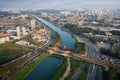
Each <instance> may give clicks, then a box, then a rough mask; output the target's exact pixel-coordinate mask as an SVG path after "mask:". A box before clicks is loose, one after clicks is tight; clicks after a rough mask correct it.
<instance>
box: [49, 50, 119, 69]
mask: <svg viewBox="0 0 120 80" xmlns="http://www.w3.org/2000/svg"><path fill="white" fill-rule="evenodd" d="M48 52H50V54H57V55H61V56H64V57H69V58H74V59H76V60H82V61H85V62H88V63H92V64H96V65H99V66H102V67H105V68H106V69H109V67H114V68H117V69H119V70H120V64H111V63H108V62H103V61H100V60H96V59H94V58H89V57H87V56H81V55H78V54H75V53H72V52H70V51H62V50H59V49H57V48H52V49H50V50H48Z"/></svg>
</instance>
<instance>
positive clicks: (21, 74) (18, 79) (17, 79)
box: [12, 53, 50, 80]
mask: <svg viewBox="0 0 120 80" xmlns="http://www.w3.org/2000/svg"><path fill="white" fill-rule="evenodd" d="M49 55H50V54H49V53H44V54H42V55H40V56H39V57H38V58H37V59H36V60H35V61H33V62H32V63H31V64H29V65H28V66H23V67H21V68H20V69H19V70H17V71H16V73H15V75H14V77H13V78H12V80H24V79H25V77H26V76H27V75H28V74H29V73H30V72H31V71H32V70H33V69H34V68H35V67H36V66H37V65H38V64H39V63H40V62H42V60H43V59H45V58H46V57H48V56H49Z"/></svg>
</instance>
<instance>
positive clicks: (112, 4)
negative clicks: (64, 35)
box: [0, 0, 120, 9]
mask: <svg viewBox="0 0 120 80" xmlns="http://www.w3.org/2000/svg"><path fill="white" fill-rule="evenodd" d="M18 3H19V4H18ZM31 5H32V6H31ZM61 5H62V6H61ZM119 5H120V0H106V1H104V0H101V1H96V0H91V1H89V0H85V1H81V0H77V1H73V0H71V1H70V0H64V1H60V0H53V1H51V0H45V1H42V0H34V1H32V0H12V1H10V0H1V2H0V8H18V9H22V8H29V9H35V8H39V9H74V8H77V9H83V8H87V9H94V8H97V9H100V8H105V9H120V6H119Z"/></svg>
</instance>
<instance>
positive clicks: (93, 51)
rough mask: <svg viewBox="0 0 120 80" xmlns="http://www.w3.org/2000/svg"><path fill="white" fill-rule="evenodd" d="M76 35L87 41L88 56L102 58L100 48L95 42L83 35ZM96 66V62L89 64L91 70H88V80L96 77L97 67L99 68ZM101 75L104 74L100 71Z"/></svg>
mask: <svg viewBox="0 0 120 80" xmlns="http://www.w3.org/2000/svg"><path fill="white" fill-rule="evenodd" d="M75 37H77V38H80V39H81V40H82V41H83V42H85V43H86V47H87V54H86V56H88V57H91V58H95V59H98V60H100V56H99V50H98V48H97V47H96V46H95V45H94V44H92V43H91V42H90V40H89V39H87V38H85V37H82V36H78V35H75ZM96 67H97V66H96V65H95V64H90V65H89V70H88V75H87V78H86V80H94V79H95V74H96V69H97V68H96ZM101 70H102V69H101ZM101 75H102V74H101V73H100V72H99V76H101ZM100 78H101V77H100ZM101 79H102V78H101ZM101 79H100V80H101Z"/></svg>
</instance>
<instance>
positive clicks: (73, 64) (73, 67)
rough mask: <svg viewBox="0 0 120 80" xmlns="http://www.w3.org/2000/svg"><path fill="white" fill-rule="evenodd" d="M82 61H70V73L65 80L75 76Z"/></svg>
mask: <svg viewBox="0 0 120 80" xmlns="http://www.w3.org/2000/svg"><path fill="white" fill-rule="evenodd" d="M81 63H82V61H79V60H75V59H72V58H71V59H70V65H71V71H70V74H69V76H68V77H67V78H66V80H71V78H72V76H73V75H74V74H75V72H76V71H77V70H78V68H79V67H80V65H81Z"/></svg>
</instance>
